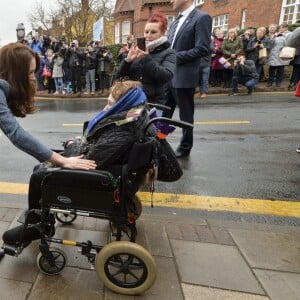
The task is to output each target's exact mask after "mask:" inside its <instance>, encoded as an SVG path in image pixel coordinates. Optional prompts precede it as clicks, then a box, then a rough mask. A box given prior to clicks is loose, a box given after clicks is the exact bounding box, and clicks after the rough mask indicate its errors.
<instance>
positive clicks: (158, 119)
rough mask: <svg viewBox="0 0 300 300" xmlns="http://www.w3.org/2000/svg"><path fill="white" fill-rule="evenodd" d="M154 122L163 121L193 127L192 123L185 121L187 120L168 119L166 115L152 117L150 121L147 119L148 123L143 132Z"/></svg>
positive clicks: (183, 126)
mask: <svg viewBox="0 0 300 300" xmlns="http://www.w3.org/2000/svg"><path fill="white" fill-rule="evenodd" d="M155 122H165V123H167V124H169V125H174V126H176V127H180V128H194V125H193V124H191V123H187V122H184V121H179V120H173V119H169V118H166V117H156V118H153V119H151V120H150V121H148V123H147V124H146V126H145V129H144V132H145V133H146V132H147V130H148V128H149V126H150V125H151V124H153V123H155Z"/></svg>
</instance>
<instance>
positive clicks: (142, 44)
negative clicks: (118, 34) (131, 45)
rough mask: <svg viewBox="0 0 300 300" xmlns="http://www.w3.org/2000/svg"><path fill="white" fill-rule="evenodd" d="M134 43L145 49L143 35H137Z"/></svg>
mask: <svg viewBox="0 0 300 300" xmlns="http://www.w3.org/2000/svg"><path fill="white" fill-rule="evenodd" d="M136 44H137V46H138V47H139V49H141V50H142V51H145V50H146V39H145V38H144V37H137V38H136Z"/></svg>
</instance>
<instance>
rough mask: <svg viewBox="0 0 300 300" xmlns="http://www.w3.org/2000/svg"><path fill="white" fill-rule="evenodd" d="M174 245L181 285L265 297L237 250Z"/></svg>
mask: <svg viewBox="0 0 300 300" xmlns="http://www.w3.org/2000/svg"><path fill="white" fill-rule="evenodd" d="M171 245H172V248H173V252H174V256H175V260H176V263H177V266H178V270H179V273H180V277H181V281H182V282H184V283H191V284H199V285H204V286H211V287H218V288H223V289H229V290H235V291H242V292H248V293H254V294H262V295H263V294H264V291H263V290H262V288H261V286H260V285H259V283H258V282H257V281H256V279H255V277H254V275H253V274H252V271H251V269H250V268H249V267H248V266H247V264H246V262H245V261H244V259H243V257H242V256H241V255H240V253H239V252H238V250H237V249H236V248H235V247H233V246H227V245H216V244H211V243H210V244H209V243H199V242H189V241H180V240H171Z"/></svg>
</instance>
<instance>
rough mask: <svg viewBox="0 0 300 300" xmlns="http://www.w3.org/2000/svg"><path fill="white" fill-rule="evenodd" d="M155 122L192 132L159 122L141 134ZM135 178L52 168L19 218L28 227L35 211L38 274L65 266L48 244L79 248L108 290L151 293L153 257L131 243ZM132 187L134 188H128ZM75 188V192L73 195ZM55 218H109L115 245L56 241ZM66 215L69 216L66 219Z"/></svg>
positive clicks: (126, 173) (136, 206)
mask: <svg viewBox="0 0 300 300" xmlns="http://www.w3.org/2000/svg"><path fill="white" fill-rule="evenodd" d="M156 121H159V122H167V123H168V124H172V125H175V126H178V127H193V125H191V124H189V123H185V122H182V121H176V120H170V119H167V118H164V117H157V118H153V119H151V120H150V121H149V122H148V123H147V125H146V127H145V130H144V132H145V133H146V131H147V129H148V128H149V126H150V125H151V124H152V123H154V122H156ZM153 139H157V137H153ZM139 176H140V174H139V172H138V171H137V170H134V169H132V168H131V167H130V166H128V164H126V165H123V166H122V171H121V175H120V176H114V175H112V174H111V173H110V172H108V171H100V170H93V171H79V170H65V169H60V168H53V170H51V171H50V172H49V174H48V175H46V176H45V178H44V179H43V182H42V200H41V209H40V210H31V211H29V212H28V214H27V215H25V218H23V223H24V228H26V227H27V226H28V215H30V214H31V213H33V211H34V212H35V213H36V212H37V211H38V213H39V214H40V216H41V222H40V225H42V226H40V227H39V230H40V244H39V249H40V253H39V254H38V256H37V265H38V267H39V269H40V271H41V272H43V273H45V274H47V275H57V274H59V273H61V272H62V270H63V269H64V267H65V266H66V260H67V259H66V255H65V253H64V252H63V251H62V250H61V249H58V248H54V247H52V246H51V247H50V243H57V244H62V245H66V246H76V247H79V248H80V249H81V254H82V255H84V256H86V257H87V259H88V261H89V262H90V263H92V264H93V265H94V266H95V269H96V272H97V275H98V277H99V278H100V280H101V281H102V282H103V284H104V285H105V286H106V287H108V288H109V289H111V290H112V291H114V292H116V293H120V294H125V295H137V294H141V293H143V292H145V291H146V290H147V289H149V288H150V287H151V286H152V285H153V283H154V282H155V279H156V275H157V269H156V264H155V261H154V259H153V257H152V255H151V254H150V253H149V252H148V251H147V250H146V249H144V248H143V247H142V246H140V245H138V244H136V243H135V240H136V236H137V229H136V220H137V218H138V217H139V216H140V214H141V210H142V205H141V203H140V201H139V200H138V199H137V198H136V196H135V193H136V192H137V190H138V188H139V187H140V186H139V184H140V182H139V180H140V178H139ZM64 178H68V181H64V182H63V184H64V185H63V187H62V186H59V185H57V184H58V183H60V182H61V181H63V179H64ZM133 182H135V184H134V185H133V186H132V183H133ZM79 183H80V185H81V186H80V188H81V192H82V193H84V195H85V196H86V197H87V198H88V199H90V198H91V199H92V200H91V201H88V203H86V202H85V203H84V205H81V202H80V201H81V200H80V198H81V195H80V193H79V192H78V185H79ZM91 183H92V185H93V186H92V188H91V187H90V184H91ZM74 188H76V190H75V193H74ZM103 194H104V195H103ZM94 197H95V198H94ZM102 198H103V200H104V201H102V204H103V205H104V206H102V207H100V206H99V201H101V200H102ZM95 199H96V200H95ZM107 199H108V201H107ZM104 202H105V203H104ZM59 214H61V215H62V216H63V217H66V221H63V220H62V217H61V216H59ZM54 215H56V219H57V220H59V221H62V223H65V224H71V223H72V222H73V221H74V220H75V219H76V217H77V215H80V216H85V217H94V218H100V219H107V220H108V221H109V225H110V230H111V232H112V236H113V237H115V239H116V241H113V242H110V243H108V244H106V245H96V244H93V243H92V242H91V241H89V240H87V241H85V242H78V241H73V240H64V239H60V238H56V237H54V231H53V230H50V231H49V228H50V229H51V228H54V223H55V218H54V217H53V216H54ZM69 216H71V218H70V219H69ZM123 234H126V235H127V236H128V237H129V241H122V236H123ZM25 246H26V245H24V244H22V242H21V241H20V245H19V246H17V247H10V246H6V247H5V246H4V247H3V248H4V253H6V254H9V255H13V256H18V255H19V254H21V252H22V250H23V248H25Z"/></svg>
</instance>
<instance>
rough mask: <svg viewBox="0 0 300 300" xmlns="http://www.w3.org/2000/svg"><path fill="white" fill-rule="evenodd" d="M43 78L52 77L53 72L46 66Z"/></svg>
mask: <svg viewBox="0 0 300 300" xmlns="http://www.w3.org/2000/svg"><path fill="white" fill-rule="evenodd" d="M42 76H43V77H51V76H52V73H51V70H50V69H49V68H48V67H47V66H44V68H43V72H42Z"/></svg>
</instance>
